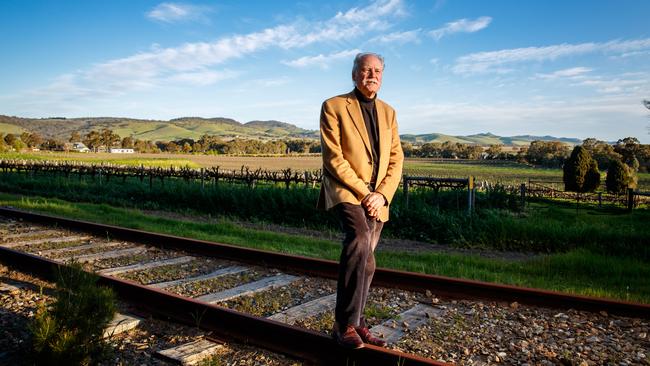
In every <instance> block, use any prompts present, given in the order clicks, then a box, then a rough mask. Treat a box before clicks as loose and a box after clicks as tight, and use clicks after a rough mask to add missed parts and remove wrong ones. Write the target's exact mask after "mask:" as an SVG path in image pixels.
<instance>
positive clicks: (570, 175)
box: [562, 146, 600, 193]
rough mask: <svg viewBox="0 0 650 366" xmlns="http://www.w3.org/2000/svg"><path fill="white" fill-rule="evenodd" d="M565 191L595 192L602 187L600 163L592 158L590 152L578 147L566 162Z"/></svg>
mask: <svg viewBox="0 0 650 366" xmlns="http://www.w3.org/2000/svg"><path fill="white" fill-rule="evenodd" d="M563 171H564V175H563V176H562V180H563V181H564V190H566V191H570V192H579V193H585V192H593V191H595V190H596V188H598V186H599V185H600V172H599V171H598V163H597V162H596V161H595V160H594V159H593V158H592V157H591V154H590V153H589V150H587V149H585V148H584V147H582V146H576V147H575V148H574V149H573V152H571V156H570V157H569V158H568V159H567V160H566V161H565V162H564V167H563Z"/></svg>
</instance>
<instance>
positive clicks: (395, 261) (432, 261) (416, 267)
mask: <svg viewBox="0 0 650 366" xmlns="http://www.w3.org/2000/svg"><path fill="white" fill-rule="evenodd" d="M0 205H12V206H16V207H19V208H23V209H29V210H32V211H40V212H47V213H50V214H54V215H59V216H65V217H70V218H76V219H82V220H87V221H93V222H99V223H105V224H111V225H118V226H124V227H131V228H136V229H141V230H147V231H152V232H160V233H168V234H174V235H178V236H183V237H190V238H196V239H202V240H208V241H215V242H222V243H228V244H234V245H240V246H245V247H251V248H257V249H263V250H272V251H277V252H283V253H291V254H299V255H304V256H309V257H315V258H324V259H330V260H337V259H338V257H339V254H340V243H339V241H338V240H337V239H332V240H327V239H324V238H313V237H306V236H300V235H289V234H285V233H277V232H271V231H263V230H255V229H249V228H244V227H241V226H239V225H237V223H235V222H231V221H229V220H227V219H223V218H222V219H216V220H211V221H210V222H192V221H190V220H188V221H181V220H172V219H167V218H162V217H157V216H151V215H146V214H143V213H142V212H140V211H137V210H132V209H124V208H117V207H112V206H108V205H105V204H89V203H72V202H66V201H62V200H59V199H49V198H22V199H21V198H20V197H17V196H14V195H8V194H0ZM380 245H381V244H380ZM376 259H377V264H378V266H380V267H384V268H393V269H399V270H406V271H412V272H421V273H427V274H434V275H442V276H449V277H457V278H466V279H474V280H482V281H489V282H496V283H504V284H511V285H518V286H525V287H533V288H544V289H549V290H557V291H564V292H569V293H574V294H581V295H591V296H598V297H609V298H616V299H622V300H628V301H638V302H645V303H650V281H648V280H647V279H648V278H650V265H648V263H647V261H645V260H643V259H641V258H630V257H621V256H618V255H604V254H598V253H593V252H591V251H590V250H586V249H571V250H568V251H567V252H564V253H556V254H550V255H544V256H536V257H532V258H531V259H528V260H499V259H487V258H481V257H478V256H467V255H459V254H447V253H441V252H421V253H411V252H409V253H405V252H393V251H384V250H380V251H378V252H377V253H376Z"/></svg>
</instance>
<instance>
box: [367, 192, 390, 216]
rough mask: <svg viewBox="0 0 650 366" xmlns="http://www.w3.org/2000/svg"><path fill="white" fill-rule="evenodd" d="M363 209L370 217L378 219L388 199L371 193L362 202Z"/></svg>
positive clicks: (379, 194)
mask: <svg viewBox="0 0 650 366" xmlns="http://www.w3.org/2000/svg"><path fill="white" fill-rule="evenodd" d="M361 204H362V205H363V208H365V209H366V213H367V214H368V216H370V217H372V218H378V217H379V212H380V210H381V208H382V207H384V206H385V205H386V197H384V195H383V194H381V193H377V192H371V193H370V194H368V195H367V196H366V197H364V198H363V200H362V201H361Z"/></svg>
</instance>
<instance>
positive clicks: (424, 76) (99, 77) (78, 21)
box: [0, 0, 650, 143]
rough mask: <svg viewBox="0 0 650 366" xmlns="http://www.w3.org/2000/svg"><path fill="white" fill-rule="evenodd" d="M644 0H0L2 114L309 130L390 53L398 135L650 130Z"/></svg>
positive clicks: (644, 136)
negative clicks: (325, 106) (373, 58)
mask: <svg viewBox="0 0 650 366" xmlns="http://www.w3.org/2000/svg"><path fill="white" fill-rule="evenodd" d="M648 14H650V1H646V0H637V1H631V0H616V1H604V0H601V1H597V0H589V1H587V0H574V1H566V0H565V1H554V0H544V1H541V0H538V1H532V0H531V1H514V0H508V1H505V0H503V1H496V0H495V1H479V0H476V1H463V0H457V1H454V0H448V1H444V0H438V1H424V0H418V1H416V0H378V1H338V0H334V1H327V2H315V1H314V2H311V1H234V0H233V1H192V2H159V1H144V0H142V1H132V0H111V1H87V0H83V1H71V0H68V1H37V0H25V1H23V0H7V1H3V2H2V3H1V5H0V44H1V45H2V54H1V55H0V80H2V83H0V114H7V115H16V116H21V117H49V116H63V117H95V116H117V117H133V118H143V119H163V120H167V119H171V118H177V117H183V116H200V117H229V118H234V119H236V120H238V121H241V122H247V121H250V120H271V119H273V120H280V121H284V122H289V123H293V124H296V125H298V126H300V127H303V128H308V129H317V128H318V116H319V111H320V105H321V103H322V101H323V100H324V99H326V98H328V97H330V96H333V95H337V94H342V93H345V92H348V91H349V90H351V89H352V81H351V76H350V70H351V66H352V59H353V57H354V55H355V54H356V53H357V52H359V51H374V52H379V53H381V54H382V55H384V56H385V59H386V69H385V73H384V81H383V86H382V90H381V91H380V93H379V95H380V98H382V99H383V100H385V101H386V102H388V103H389V104H391V105H392V106H393V107H394V108H395V109H396V110H397V114H398V122H399V124H400V133H431V132H439V133H445V134H450V135H467V134H475V133H483V132H492V133H494V134H497V135H501V136H510V135H523V134H532V135H553V136H557V137H563V136H566V137H577V138H586V137H596V138H598V139H602V140H607V141H616V140H617V139H620V138H624V137H627V136H635V137H637V138H639V139H640V141H641V142H643V143H650V135H649V132H650V131H649V130H648V127H649V126H650V111H648V110H647V109H646V108H644V107H643V105H642V104H641V102H642V100H643V99H650V22H649V21H648Z"/></svg>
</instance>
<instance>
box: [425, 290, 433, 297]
mask: <svg viewBox="0 0 650 366" xmlns="http://www.w3.org/2000/svg"><path fill="white" fill-rule="evenodd" d="M424 294H425V295H427V297H431V295H433V294H432V293H431V291H429V290H427V291H426V292H425V293H424Z"/></svg>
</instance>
